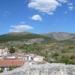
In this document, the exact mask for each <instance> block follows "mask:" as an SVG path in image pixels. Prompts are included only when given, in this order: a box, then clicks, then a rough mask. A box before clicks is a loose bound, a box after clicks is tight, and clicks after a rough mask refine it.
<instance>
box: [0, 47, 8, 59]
mask: <svg viewBox="0 0 75 75" xmlns="http://www.w3.org/2000/svg"><path fill="white" fill-rule="evenodd" d="M7 54H8V48H4V49H0V58H1V57H2V56H6V55H7Z"/></svg>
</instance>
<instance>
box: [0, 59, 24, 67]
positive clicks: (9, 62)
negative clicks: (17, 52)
mask: <svg viewBox="0 0 75 75" xmlns="http://www.w3.org/2000/svg"><path fill="white" fill-rule="evenodd" d="M24 63H25V62H24V61H23V60H19V59H5V60H4V59H0V67H19V66H22V65H23V64H24Z"/></svg>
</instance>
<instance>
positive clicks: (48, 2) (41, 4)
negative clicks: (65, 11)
mask: <svg viewBox="0 0 75 75" xmlns="http://www.w3.org/2000/svg"><path fill="white" fill-rule="evenodd" d="M58 6H61V3H60V2H59V1H58V0H31V2H29V4H28V7H29V8H33V9H35V10H38V11H40V12H44V13H47V14H51V15H52V14H53V12H54V11H55V10H56V8H57V7H58Z"/></svg>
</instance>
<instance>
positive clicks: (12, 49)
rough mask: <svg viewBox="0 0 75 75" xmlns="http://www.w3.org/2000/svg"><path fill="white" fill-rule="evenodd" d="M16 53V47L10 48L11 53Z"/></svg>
mask: <svg viewBox="0 0 75 75" xmlns="http://www.w3.org/2000/svg"><path fill="white" fill-rule="evenodd" d="M15 51H16V49H15V47H13V46H11V47H10V48H9V53H11V54H12V53H15Z"/></svg>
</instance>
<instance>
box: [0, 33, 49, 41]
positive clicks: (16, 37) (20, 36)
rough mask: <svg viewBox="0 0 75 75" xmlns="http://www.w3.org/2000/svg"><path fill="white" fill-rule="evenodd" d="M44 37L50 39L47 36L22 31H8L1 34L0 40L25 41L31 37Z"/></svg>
mask: <svg viewBox="0 0 75 75" xmlns="http://www.w3.org/2000/svg"><path fill="white" fill-rule="evenodd" d="M35 38H42V39H50V38H49V37H47V36H44V35H40V34H34V33H28V32H22V33H8V34H4V35H0V42H8V41H24V40H29V39H35Z"/></svg>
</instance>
